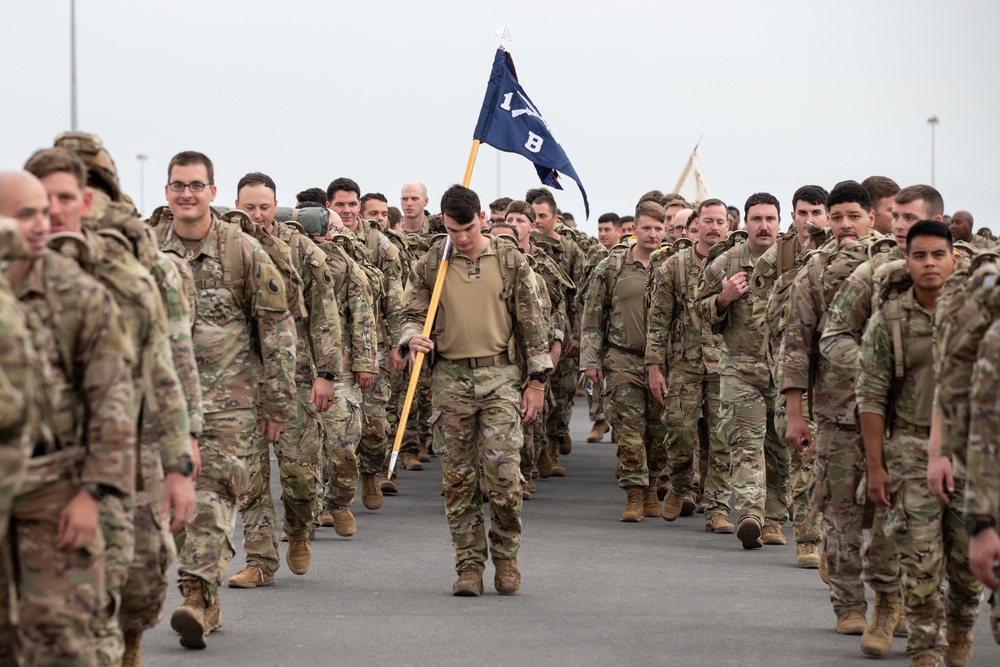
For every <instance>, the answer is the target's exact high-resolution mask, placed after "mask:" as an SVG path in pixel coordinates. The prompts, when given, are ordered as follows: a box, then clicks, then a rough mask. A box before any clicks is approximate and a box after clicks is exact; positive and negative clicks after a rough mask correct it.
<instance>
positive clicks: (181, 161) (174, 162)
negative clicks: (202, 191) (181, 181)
mask: <svg viewBox="0 0 1000 667" xmlns="http://www.w3.org/2000/svg"><path fill="white" fill-rule="evenodd" d="M193 164H203V165H205V172H206V173H207V174H208V183H207V184H206V185H212V184H214V183H215V166H214V165H213V164H212V161H211V160H209V159H208V156H207V155H205V154H204V153H199V152H198V151H181V152H180V153H178V154H177V155H175V156H173V157H172V158H170V164H168V165H167V180H170V174H171V172H173V170H174V167H189V166H191V165H193Z"/></svg>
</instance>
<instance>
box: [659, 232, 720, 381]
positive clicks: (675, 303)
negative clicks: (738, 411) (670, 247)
mask: <svg viewBox="0 0 1000 667" xmlns="http://www.w3.org/2000/svg"><path fill="white" fill-rule="evenodd" d="M704 265H705V257H702V256H701V255H699V254H698V253H697V251H696V250H695V248H694V246H691V247H690V248H685V249H683V250H680V251H678V252H676V253H675V254H673V255H671V256H670V257H668V258H667V259H666V260H665V261H664V262H663V263H662V264H661V265H660V266H658V267H657V268H656V269H655V270H653V275H652V278H651V280H650V282H651V284H652V291H651V293H650V303H649V326H648V335H647V338H646V364H647V365H650V364H661V365H663V366H664V369H663V370H664V374H666V373H667V372H668V369H675V368H676V369H677V370H678V371H682V372H685V373H693V374H701V375H706V374H707V375H714V374H716V373H717V372H718V366H719V355H720V351H721V348H722V337H721V336H720V335H718V334H714V333H712V326H711V325H710V324H709V323H708V322H707V321H706V320H705V319H704V318H702V317H700V316H699V315H698V313H697V311H696V309H695V301H696V295H697V290H698V282H699V280H700V279H701V272H702V269H703V268H704Z"/></svg>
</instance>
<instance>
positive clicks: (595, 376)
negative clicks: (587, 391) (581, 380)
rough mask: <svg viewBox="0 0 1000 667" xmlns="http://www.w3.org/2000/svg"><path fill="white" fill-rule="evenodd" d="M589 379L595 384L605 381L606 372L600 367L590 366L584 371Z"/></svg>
mask: <svg viewBox="0 0 1000 667" xmlns="http://www.w3.org/2000/svg"><path fill="white" fill-rule="evenodd" d="M583 374H584V375H585V376H587V379H588V380H590V381H591V382H593V383H595V384H600V383H601V382H604V372H603V371H602V370H601V369H600V368H588V369H587V370H585V371H584V372H583Z"/></svg>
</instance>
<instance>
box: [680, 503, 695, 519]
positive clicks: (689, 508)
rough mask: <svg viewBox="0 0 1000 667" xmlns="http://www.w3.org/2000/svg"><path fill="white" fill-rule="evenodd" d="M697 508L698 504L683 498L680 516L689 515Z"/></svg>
mask: <svg viewBox="0 0 1000 667" xmlns="http://www.w3.org/2000/svg"><path fill="white" fill-rule="evenodd" d="M696 509H698V505H696V504H695V503H694V501H692V500H685V501H684V502H683V503H681V516H691V515H692V514H694V511H695V510H696Z"/></svg>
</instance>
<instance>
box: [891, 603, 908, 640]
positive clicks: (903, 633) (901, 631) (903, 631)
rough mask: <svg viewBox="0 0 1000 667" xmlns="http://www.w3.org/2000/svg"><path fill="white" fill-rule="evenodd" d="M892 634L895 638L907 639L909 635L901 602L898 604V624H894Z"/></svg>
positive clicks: (904, 610) (904, 608) (904, 609)
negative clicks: (894, 628)
mask: <svg viewBox="0 0 1000 667" xmlns="http://www.w3.org/2000/svg"><path fill="white" fill-rule="evenodd" d="M894 634H895V635H896V636H897V637H908V636H909V634H910V627H909V626H908V625H907V624H906V607H904V606H903V603H902V602H900V603H899V623H897V624H896V630H895V631H894Z"/></svg>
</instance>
